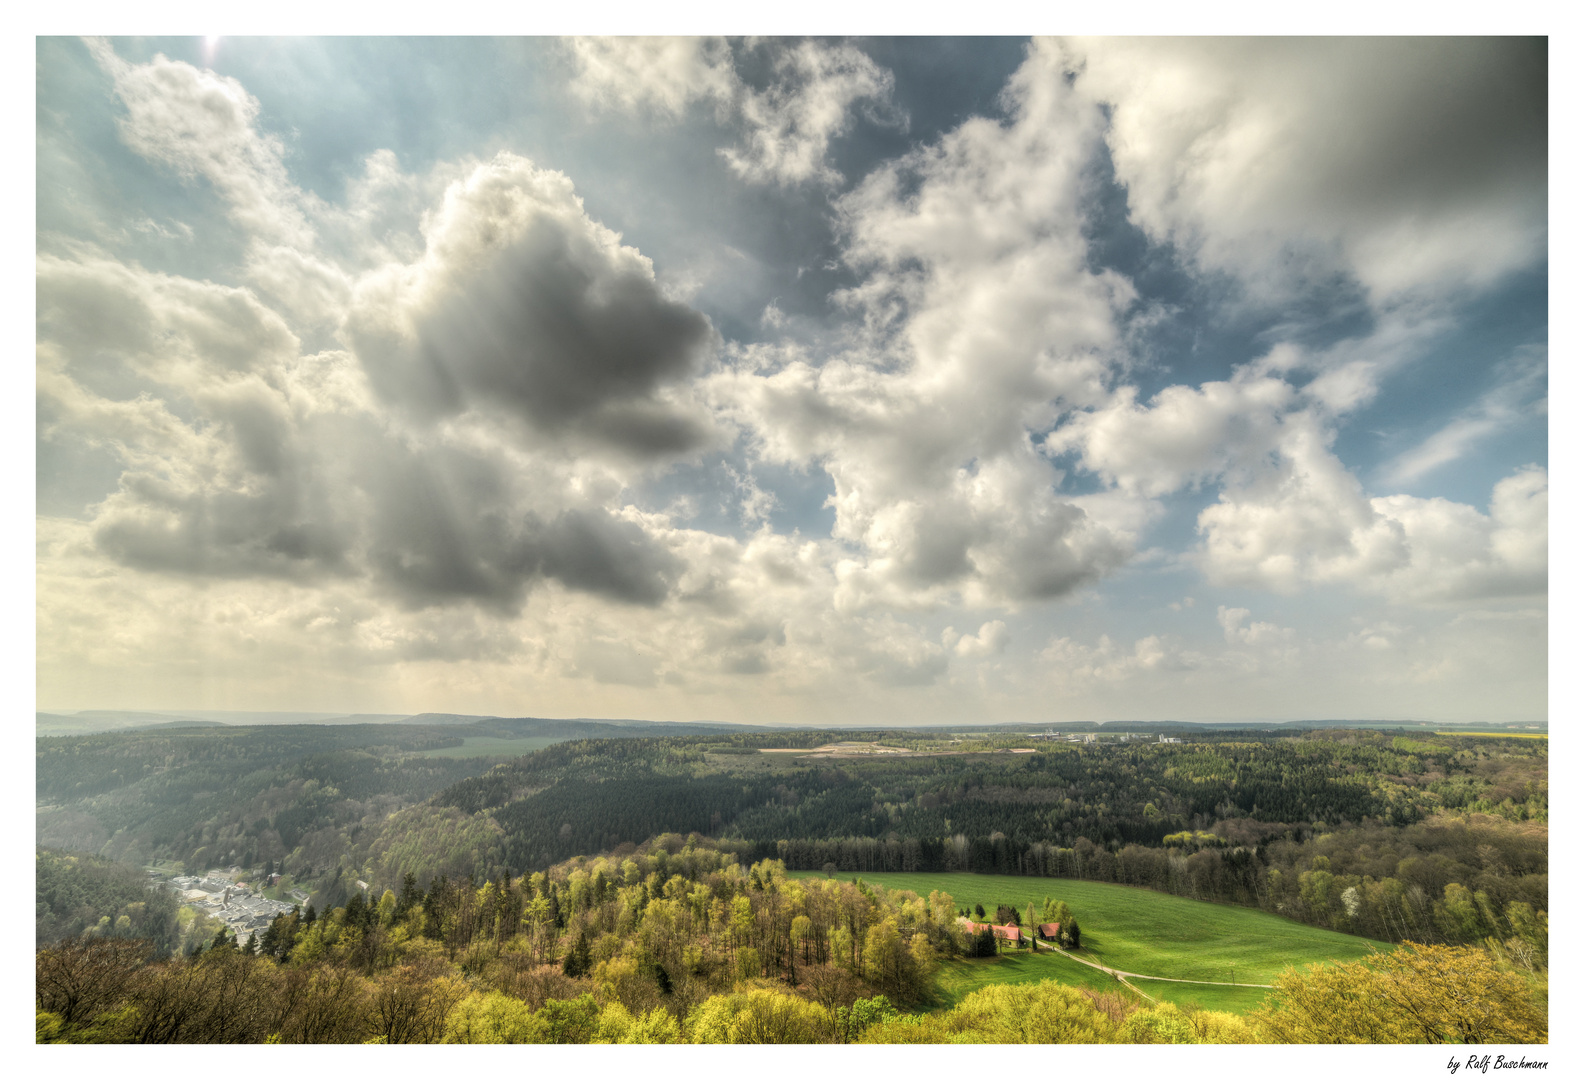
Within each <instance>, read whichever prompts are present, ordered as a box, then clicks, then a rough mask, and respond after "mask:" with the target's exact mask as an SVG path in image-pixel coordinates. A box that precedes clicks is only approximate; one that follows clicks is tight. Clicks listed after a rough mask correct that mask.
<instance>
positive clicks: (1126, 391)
mask: <svg viewBox="0 0 1584 1080" xmlns="http://www.w3.org/2000/svg"><path fill="white" fill-rule="evenodd" d="M1296 397H1297V394H1296V392H1295V391H1294V390H1293V388H1292V386H1291V385H1289V384H1288V383H1287V382H1285V381H1283V380H1281V379H1273V378H1239V379H1235V380H1233V381H1229V382H1219V381H1217V382H1207V383H1203V384H1201V385H1200V386H1199V387H1197V388H1194V387H1190V386H1169V387H1167V388H1166V389H1164V390H1162V391H1160V393H1158V394H1156V395H1155V397H1154V398H1153V399H1151V400H1150V401H1149V403H1148V404H1147V406H1140V405H1139V404H1138V402H1137V399H1138V391H1137V388H1135V387H1132V386H1122V387H1119V388H1118V389H1117V392H1116V393H1115V394H1114V395H1113V396H1112V398H1111V400H1110V401H1109V402H1107V403H1106V404H1105V405H1104V406H1102V407H1100V408H1097V409H1093V410H1089V411H1084V412H1077V413H1074V414H1073V415H1072V416H1071V417H1070V418H1069V419H1068V420H1067V422H1066V423H1064V424H1063V425H1062V426H1061V427H1060V428H1058V429H1057V430H1056V431H1054V432H1052V433H1051V434H1050V435H1049V436H1047V437H1046V439H1045V442H1044V447H1045V449H1046V450H1047V451H1048V452H1050V453H1052V454H1057V455H1059V454H1063V453H1066V452H1068V451H1076V452H1077V453H1078V455H1079V461H1080V463H1081V464H1082V465H1083V467H1084V468H1085V469H1087V470H1089V471H1090V472H1094V473H1098V474H1099V475H1100V476H1101V477H1102V478H1103V479H1104V480H1105V481H1106V482H1107V483H1111V484H1115V485H1117V486H1118V487H1120V488H1121V489H1122V490H1123V491H1125V492H1129V493H1135V494H1139V495H1144V496H1150V497H1155V496H1160V495H1166V494H1168V493H1170V492H1173V491H1176V490H1178V489H1179V488H1182V487H1184V486H1186V485H1188V484H1194V485H1199V484H1203V483H1206V482H1209V481H1212V480H1214V479H1216V478H1218V477H1220V476H1221V475H1222V474H1224V473H1226V472H1227V471H1228V470H1229V469H1232V468H1233V467H1234V466H1237V465H1241V464H1246V463H1248V462H1250V461H1253V460H1256V459H1258V458H1259V457H1260V456H1261V455H1263V454H1265V453H1267V452H1269V451H1270V450H1271V449H1272V448H1273V447H1274V446H1275V444H1276V442H1277V441H1278V439H1279V437H1280V432H1281V421H1280V417H1281V415H1282V414H1283V413H1284V412H1286V411H1287V409H1289V408H1290V407H1291V406H1292V404H1293V403H1294V401H1295V399H1296Z"/></svg>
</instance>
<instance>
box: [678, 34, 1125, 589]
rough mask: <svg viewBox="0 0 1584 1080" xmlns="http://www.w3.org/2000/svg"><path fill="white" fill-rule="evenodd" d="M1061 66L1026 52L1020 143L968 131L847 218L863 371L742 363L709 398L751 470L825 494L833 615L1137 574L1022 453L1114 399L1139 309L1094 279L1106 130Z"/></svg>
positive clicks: (908, 160)
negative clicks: (1092, 193)
mask: <svg viewBox="0 0 1584 1080" xmlns="http://www.w3.org/2000/svg"><path fill="white" fill-rule="evenodd" d="M1053 65H1054V54H1052V53H1050V52H1049V51H1048V50H1042V49H1040V48H1038V47H1036V48H1035V49H1034V50H1032V51H1031V55H1030V57H1029V60H1028V61H1027V62H1026V63H1025V65H1024V66H1023V68H1022V69H1020V71H1019V73H1018V74H1017V75H1016V76H1015V77H1014V79H1013V82H1012V85H1011V87H1010V89H1009V91H1008V95H1007V100H1008V103H1009V108H1010V109H1011V112H1012V118H1011V120H1010V121H1009V122H1008V123H1006V124H997V123H994V122H991V121H987V120H983V119H974V120H970V121H968V122H967V123H965V124H963V125H962V126H961V127H959V128H958V129H956V130H955V131H953V132H951V133H949V134H948V135H946V136H945V137H944V138H943V139H942V140H941V141H940V143H938V144H936V145H932V146H927V147H922V148H920V149H918V150H917V151H915V152H913V153H911V154H909V155H907V156H906V157H904V158H903V159H902V160H901V161H899V162H895V163H891V164H888V165H886V166H884V167H882V168H881V169H879V170H877V171H876V172H875V173H874V174H872V175H871V176H870V177H869V178H868V179H866V180H865V181H864V182H863V183H862V184H860V185H859V186H858V187H857V188H856V189H855V190H854V191H853V192H851V193H849V194H848V195H846V196H844V197H843V198H842V199H841V200H840V202H839V204H838V205H839V210H840V212H841V214H842V219H843V222H844V228H845V232H846V236H847V248H846V252H845V256H844V257H845V259H846V260H847V261H848V262H849V263H850V264H851V265H852V266H853V268H854V269H855V270H857V271H859V272H860V273H862V274H863V278H862V280H861V282H860V283H859V284H858V285H856V286H854V287H853V288H852V289H850V290H847V291H845V292H844V293H842V294H839V296H838V299H839V300H840V302H842V303H843V304H844V305H846V306H847V307H848V308H849V309H850V310H852V311H854V312H855V313H856V314H858V315H860V316H861V317H862V318H863V320H864V325H865V328H866V330H865V333H864V336H863V337H862V338H861V340H860V341H859V342H858V343H856V344H855V346H854V347H853V348H852V349H850V350H849V351H847V352H844V353H841V354H839V355H836V356H831V357H827V358H825V359H823V361H816V360H815V359H814V358H812V357H806V356H803V355H799V354H798V353H797V352H796V351H795V350H793V351H791V352H786V351H783V352H782V353H781V354H779V355H778V356H776V357H774V358H769V357H767V356H766V354H763V353H759V354H754V353H747V354H740V359H739V362H737V363H735V364H734V365H732V366H731V367H730V368H729V369H728V370H727V371H724V372H722V373H721V374H720V375H718V376H712V377H711V378H710V379H708V380H707V382H706V385H707V387H708V392H709V394H710V397H711V400H712V401H714V402H715V404H716V405H717V407H718V408H719V409H720V410H721V411H722V413H723V414H724V415H725V416H727V417H728V418H730V419H732V420H733V421H734V422H736V423H737V424H738V426H739V427H740V428H741V429H742V430H743V431H744V432H745V433H747V435H748V438H749V441H750V444H751V446H752V449H753V452H754V453H755V454H756V455H758V456H759V457H761V458H762V459H764V460H767V461H771V462H776V463H782V464H789V465H794V466H805V465H809V464H816V463H817V464H818V465H819V466H820V467H822V468H823V469H824V470H825V471H826V472H827V473H828V474H829V475H830V476H831V478H832V481H833V483H834V487H835V493H834V495H833V496H832V500H831V505H832V506H833V508H834V509H835V512H836V523H835V527H834V529H833V531H832V535H833V537H835V538H836V539H839V540H842V541H845V542H847V543H849V544H851V545H853V546H854V547H855V548H857V550H858V551H859V552H861V553H862V557H861V558H858V559H853V560H850V561H847V562H844V563H843V564H842V565H841V566H840V568H839V570H838V574H839V576H840V578H841V586H840V589H839V591H838V603H839V604H840V605H841V606H842V608H843V610H847V611H856V610H861V609H863V608H865V607H868V606H870V605H874V604H881V605H891V606H896V607H902V608H907V607H914V608H917V607H921V606H923V607H927V606H930V605H933V604H937V603H941V602H945V601H946V600H947V599H948V598H956V599H959V600H961V601H963V602H966V603H969V604H973V605H1004V604H1012V605H1015V604H1019V603H1024V602H1030V601H1038V600H1048V599H1052V598H1056V597H1060V596H1063V595H1067V594H1069V593H1071V592H1072V591H1073V590H1074V589H1077V588H1079V587H1082V586H1083V585H1086V584H1089V583H1092V582H1094V581H1097V580H1098V579H1099V578H1100V577H1102V576H1103V575H1104V574H1106V573H1108V572H1109V571H1111V570H1113V569H1115V568H1116V567H1118V566H1120V565H1121V564H1122V563H1123V562H1124V561H1125V560H1126V558H1127V557H1128V555H1129V553H1130V552H1131V544H1132V539H1131V537H1130V536H1128V535H1126V534H1125V533H1122V532H1118V531H1114V530H1113V529H1111V528H1108V527H1106V526H1104V525H1101V524H1099V523H1098V522H1097V521H1096V520H1094V519H1092V518H1091V517H1090V515H1089V514H1088V513H1087V512H1086V511H1085V510H1084V509H1082V508H1081V507H1080V506H1078V505H1077V504H1075V503H1074V502H1072V501H1071V500H1067V499H1063V498H1060V497H1059V496H1058V495H1057V494H1056V491H1055V488H1056V485H1057V484H1058V483H1059V482H1060V479H1061V477H1060V475H1059V474H1058V473H1057V472H1056V471H1055V470H1053V469H1052V468H1051V466H1050V464H1049V462H1048V461H1047V460H1045V459H1044V458H1042V457H1041V456H1040V455H1039V454H1038V453H1037V452H1036V451H1035V449H1034V446H1033V443H1032V438H1031V434H1030V431H1031V429H1037V428H1039V427H1041V426H1045V425H1048V424H1050V423H1051V422H1052V421H1053V420H1054V418H1055V417H1056V416H1058V415H1059V414H1060V413H1061V412H1062V411H1063V409H1064V408H1068V407H1071V405H1072V404H1073V403H1089V402H1093V401H1097V400H1099V399H1101V398H1102V397H1103V396H1104V389H1103V385H1104V379H1105V376H1106V373H1107V370H1108V359H1109V350H1112V349H1113V348H1114V347H1115V345H1116V340H1117V334H1116V314H1117V311H1118V310H1119V308H1121V307H1122V306H1124V305H1125V304H1126V303H1127V302H1128V300H1129V297H1130V296H1131V292H1130V290H1129V288H1128V286H1127V284H1126V282H1124V281H1122V280H1121V279H1119V278H1117V277H1116V276H1115V275H1112V274H1107V273H1094V272H1091V271H1090V269H1089V268H1088V266H1087V263H1086V255H1085V252H1086V245H1085V241H1084V239H1083V236H1082V235H1081V231H1080V218H1081V215H1080V214H1079V211H1078V204H1079V199H1080V187H1081V175H1082V170H1083V168H1084V166H1085V163H1086V162H1087V161H1088V159H1089V154H1090V153H1091V152H1092V150H1093V148H1094V147H1095V146H1096V145H1097V143H1096V140H1097V139H1098V126H1097V120H1096V117H1095V116H1094V115H1093V113H1092V111H1091V110H1089V109H1088V108H1087V107H1086V106H1085V105H1084V104H1083V103H1082V102H1080V101H1078V100H1077V99H1075V98H1074V97H1073V95H1072V94H1071V92H1070V90H1069V89H1068V87H1067V84H1066V83H1065V82H1064V81H1063V79H1062V78H1061V74H1060V71H1059V69H1058V68H1057V67H1055V66H1053ZM760 360H766V361H767V362H766V364H765V366H763V367H761V366H760V363H759V362H760Z"/></svg>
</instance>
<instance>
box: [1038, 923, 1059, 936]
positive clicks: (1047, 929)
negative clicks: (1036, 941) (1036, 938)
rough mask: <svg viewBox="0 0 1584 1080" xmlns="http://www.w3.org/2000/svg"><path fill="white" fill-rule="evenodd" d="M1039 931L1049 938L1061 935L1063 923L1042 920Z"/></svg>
mask: <svg viewBox="0 0 1584 1080" xmlns="http://www.w3.org/2000/svg"><path fill="white" fill-rule="evenodd" d="M1039 932H1040V937H1047V938H1053V937H1060V936H1061V923H1054V922H1042V923H1040V926H1039Z"/></svg>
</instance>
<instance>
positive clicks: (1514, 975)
mask: <svg viewBox="0 0 1584 1080" xmlns="http://www.w3.org/2000/svg"><path fill="white" fill-rule="evenodd" d="M731 847H732V845H729V844H725V845H722V844H714V843H710V842H707V841H701V840H699V839H698V838H691V839H689V840H687V841H684V840H683V839H682V838H681V837H678V836H674V835H673V836H664V837H660V838H657V839H656V840H655V841H654V842H652V843H649V844H644V845H640V846H634V847H632V849H631V850H630V851H629V852H628V853H626V854H624V855H613V856H611V857H609V858H592V859H590V858H578V859H574V860H570V861H568V862H565V863H561V864H557V865H556V866H553V867H551V868H549V869H548V870H547V871H541V872H536V873H533V874H529V875H525V876H523V877H521V878H510V877H504V878H500V879H497V880H495V881H493V882H480V881H477V880H475V879H473V878H471V877H470V878H462V879H451V878H446V877H436V878H435V879H434V880H433V881H432V882H431V883H430V884H429V887H428V888H427V889H421V888H420V887H419V886H418V884H417V882H416V881H415V880H414V879H413V878H412V877H410V876H409V877H408V878H407V879H406V880H405V881H404V882H403V883H402V887H401V890H400V893H399V894H398V893H396V892H393V891H389V890H387V891H386V892H385V893H384V894H383V895H382V896H381V897H380V898H379V899H378V900H377V901H368V900H365V899H364V897H363V894H362V893H361V892H360V893H357V894H355V895H354V896H353V898H352V899H351V901H349V902H348V903H347V904H346V905H345V906H344V907H338V908H336V909H334V910H332V911H328V912H318V911H316V910H315V909H314V908H313V907H312V906H311V905H310V906H308V907H307V908H305V909H301V910H293V911H292V912H290V913H287V914H283V915H281V916H280V917H278V918H277V919H276V920H275V921H274V922H273V923H272V924H271V925H270V926H269V928H268V929H267V931H266V932H265V933H263V934H261V935H258V936H257V937H256V938H255V939H254V940H252V941H250V942H249V943H248V944H247V946H246V947H242V946H240V945H239V944H238V943H237V942H236V941H235V940H232V939H228V938H227V936H226V934H225V932H224V931H223V930H222V931H220V932H219V933H218V934H217V935H216V937H215V938H214V940H213V941H212V942H211V943H210V944H209V945H208V947H207V948H201V949H200V950H198V951H197V952H196V953H195V954H193V955H186V956H173V957H169V958H166V959H163V960H158V959H156V958H155V957H154V956H153V955H152V952H151V950H150V947H149V943H148V942H146V941H142V940H138V939H136V938H128V937H120V936H116V935H114V934H102V933H95V932H90V933H88V934H86V935H82V936H77V937H70V938H66V939H64V940H62V941H61V942H59V943H58V944H55V945H52V946H48V947H45V948H42V949H40V950H38V952H37V954H36V972H35V989H36V997H37V1002H38V1017H37V1025H38V1026H37V1030H38V1040H39V1041H40V1042H130V1043H183V1042H188V1043H190V1042H289V1043H320V1042H385V1043H412V1042H461V1043H467V1042H512V1043H590V1042H646V1043H647V1042H699V1043H734V1042H735V1043H791V1042H801V1043H808V1042H824V1043H843V1042H1089V1043H1118V1042H1121V1043H1158V1042H1173V1043H1196V1042H1203V1043H1244V1042H1451V1043H1459V1042H1543V1041H1545V1039H1546V1037H1547V1025H1546V1018H1545V1006H1544V995H1545V969H1544V961H1543V956H1540V955H1538V954H1536V955H1531V956H1530V957H1529V958H1528V959H1526V960H1525V961H1524V962H1523V963H1522V964H1519V963H1516V962H1515V961H1514V960H1513V958H1512V954H1511V952H1510V951H1509V950H1503V949H1501V948H1500V947H1495V948H1492V949H1489V950H1482V949H1477V948H1471V947H1446V946H1412V947H1409V948H1407V949H1405V950H1402V951H1399V952H1397V953H1393V954H1391V955H1389V956H1386V957H1382V958H1377V959H1376V960H1374V961H1366V962H1364V963H1355V964H1342V965H1337V966H1335V967H1330V968H1325V969H1315V970H1311V971H1308V972H1304V973H1300V972H1296V971H1292V970H1289V971H1288V973H1287V974H1286V975H1284V976H1283V977H1282V978H1281V979H1280V980H1279V981H1278V986H1277V988H1276V990H1275V992H1274V993H1273V995H1272V999H1271V1000H1270V1001H1268V1002H1267V1003H1266V1005H1264V1006H1262V1007H1261V1008H1260V1009H1259V1010H1257V1011H1256V1012H1254V1013H1252V1014H1250V1015H1248V1016H1237V1015H1232V1014H1225V1013H1218V1012H1208V1011H1202V1010H1194V1009H1188V1010H1183V1009H1178V1008H1177V1007H1176V1006H1174V1005H1171V1004H1169V1003H1155V1004H1152V1003H1146V1002H1145V1001H1143V1000H1142V999H1141V998H1139V997H1136V996H1133V995H1129V994H1126V993H1123V992H1121V991H1117V992H1101V991H1095V990H1086V989H1080V988H1075V987H1071V986H1064V985H1059V984H1057V983H1054V982H1050V981H1045V982H1040V983H1038V984H1029V985H1021V986H993V987H990V988H987V989H985V990H981V991H978V992H976V993H973V994H970V995H968V996H967V997H966V998H965V999H964V1000H962V1001H961V1002H959V1003H957V1004H956V1005H955V1006H952V1007H950V1008H947V1009H936V1010H934V1011H927V1010H926V1009H924V1008H922V1007H923V1006H927V1005H928V1004H929V1003H930V999H931V997H932V994H933V989H932V986H933V983H932V980H933V976H934V974H935V971H936V969H937V966H938V965H939V964H940V963H941V962H942V961H943V960H947V959H950V958H951V957H953V956H960V955H968V954H972V953H975V952H977V951H979V949H980V946H981V943H980V942H979V941H977V939H976V938H975V937H973V936H972V935H970V934H969V933H968V931H967V930H966V929H965V928H964V926H963V923H962V921H961V920H960V919H959V916H960V915H961V914H963V912H962V911H961V910H960V909H959V908H958V907H957V905H956V904H955V902H954V901H953V899H952V898H951V897H950V896H949V895H946V894H944V893H941V892H939V891H937V892H933V893H931V894H930V895H929V896H928V897H921V896H918V895H917V894H914V893H911V892H901V891H897V892H889V891H886V890H882V889H877V888H871V887H869V886H867V885H865V884H864V883H862V882H861V881H851V882H847V881H838V880H834V879H818V878H816V879H811V880H791V879H788V877H787V876H786V871H785V867H784V866H783V865H782V864H781V863H779V862H776V861H772V860H764V861H761V862H758V863H754V864H751V865H748V866H744V865H743V863H741V862H739V860H738V856H737V853H736V852H735V851H733V850H730V849H731ZM1044 917H1053V918H1062V919H1067V920H1071V919H1072V918H1073V916H1072V914H1071V913H1067V912H1063V911H1061V908H1060V907H1058V908H1056V909H1055V910H1052V909H1051V906H1050V903H1049V902H1047V910H1046V912H1045V913H1044ZM981 936H982V935H981ZM1069 944H1070V945H1071V947H1074V948H1077V949H1081V945H1080V944H1079V943H1078V942H1077V941H1072V942H1070V943H1069ZM991 947H992V948H994V947H995V946H993V945H992V946H991ZM1449 987H1451V988H1455V992H1448V988H1449Z"/></svg>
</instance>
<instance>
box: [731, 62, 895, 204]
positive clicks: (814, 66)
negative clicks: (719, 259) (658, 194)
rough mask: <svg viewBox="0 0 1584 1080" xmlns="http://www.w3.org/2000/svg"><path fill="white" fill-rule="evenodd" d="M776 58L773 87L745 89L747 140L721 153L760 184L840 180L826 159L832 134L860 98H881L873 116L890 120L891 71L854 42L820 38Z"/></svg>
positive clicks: (841, 131) (740, 172) (842, 126)
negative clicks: (828, 41)
mask: <svg viewBox="0 0 1584 1080" xmlns="http://www.w3.org/2000/svg"><path fill="white" fill-rule="evenodd" d="M772 64H773V70H774V81H773V82H772V83H771V85H770V87H769V88H768V89H766V90H764V91H762V92H755V91H752V90H749V91H746V92H745V93H744V94H743V97H742V105H741V109H742V116H743V120H744V122H745V124H746V126H747V131H746V133H745V135H746V139H745V145H743V146H741V147H727V148H725V149H722V150H721V151H720V153H721V156H722V157H724V158H725V159H726V163H727V164H728V165H730V166H731V168H732V171H733V172H735V173H737V175H739V176H741V177H743V178H744V179H745V180H749V181H751V182H755V183H776V184H781V185H783V186H791V185H794V184H800V183H804V182H808V181H814V182H817V183H821V184H838V183H840V182H841V179H842V177H841V174H840V173H838V172H837V171H836V170H835V169H833V168H832V167H831V166H830V165H828V164H827V163H826V160H825V158H826V152H827V150H828V149H829V147H830V143H831V140H832V139H834V138H836V137H838V136H840V135H842V134H844V133H845V132H846V130H847V127H848V125H849V123H850V122H851V109H852V107H853V105H854V104H855V103H857V102H860V101H868V102H872V103H874V106H875V109H874V110H873V111H871V114H870V115H871V117H873V118H875V119H890V116H889V115H888V111H889V106H890V99H891V93H892V89H893V87H894V82H895V80H894V79H893V77H892V75H891V72H889V71H887V70H886V69H885V68H882V67H880V66H879V65H878V64H876V63H875V62H874V61H873V60H871V59H869V57H867V56H865V55H864V54H863V52H862V51H860V50H859V49H857V48H855V47H854V46H851V45H822V44H820V43H818V42H814V41H802V42H799V43H798V44H797V45H796V46H794V47H791V48H788V49H786V50H784V51H782V52H780V53H779V54H778V55H776V56H775V58H774V60H773V61H772Z"/></svg>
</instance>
